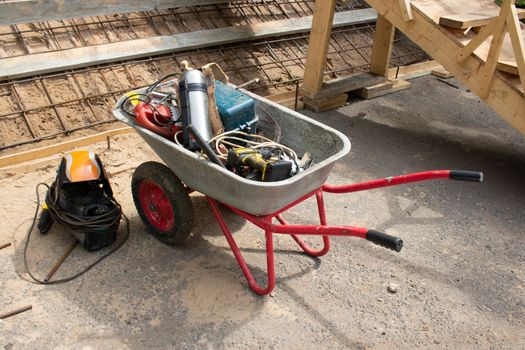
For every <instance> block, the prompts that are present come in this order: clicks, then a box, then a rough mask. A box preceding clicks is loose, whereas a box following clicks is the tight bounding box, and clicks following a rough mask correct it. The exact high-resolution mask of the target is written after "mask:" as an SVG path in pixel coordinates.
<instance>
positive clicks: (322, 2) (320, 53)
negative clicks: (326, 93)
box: [301, 0, 335, 94]
mask: <svg viewBox="0 0 525 350" xmlns="http://www.w3.org/2000/svg"><path fill="white" fill-rule="evenodd" d="M334 11H335V0H316V1H315V10H314V18H313V21H312V30H311V31H310V44H309V46H308V53H307V55H306V65H305V69H304V80H303V85H302V86H301V89H302V90H304V91H306V92H307V93H308V94H316V93H317V92H319V91H320V90H321V86H322V85H323V73H324V68H325V65H326V55H327V53H328V44H329V42H330V34H331V32H332V21H333V18H334Z"/></svg>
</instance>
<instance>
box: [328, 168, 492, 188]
mask: <svg viewBox="0 0 525 350" xmlns="http://www.w3.org/2000/svg"><path fill="white" fill-rule="evenodd" d="M436 179H451V180H460V181H475V182H481V181H483V173H481V172H478V171H467V170H431V171H423V172H420V173H413V174H408V175H399V176H392V177H386V178H384V179H378V180H372V181H366V182H361V183H357V184H352V185H328V184H324V185H323V187H322V189H323V191H324V192H329V193H350V192H357V191H364V190H371V189H374V188H381V187H390V186H396V185H403V184H407V183H411V182H419V181H427V180H436Z"/></svg>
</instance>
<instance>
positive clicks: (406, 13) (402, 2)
mask: <svg viewBox="0 0 525 350" xmlns="http://www.w3.org/2000/svg"><path fill="white" fill-rule="evenodd" d="M399 8H400V9H401V13H402V14H403V18H404V19H405V21H411V20H413V19H414V15H413V14H412V5H410V0H399Z"/></svg>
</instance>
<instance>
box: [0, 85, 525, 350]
mask: <svg viewBox="0 0 525 350" xmlns="http://www.w3.org/2000/svg"><path fill="white" fill-rule="evenodd" d="M412 83H413V87H412V88H411V89H408V90H405V91H402V92H398V93H396V94H392V95H389V96H385V97H381V98H377V99H374V100H369V101H357V100H356V101H352V103H351V104H350V105H349V106H347V107H343V108H341V109H338V110H335V111H331V112H327V113H322V114H314V113H310V112H306V111H305V112H304V113H305V114H307V115H309V116H311V117H313V118H314V119H317V120H319V121H322V122H324V123H326V124H328V125H330V126H332V127H335V128H337V129H338V130H340V131H342V132H343V133H345V134H346V135H348V136H349V138H350V140H351V142H352V146H353V148H352V151H351V153H350V155H349V156H347V157H346V158H344V159H343V160H342V161H340V162H339V163H338V164H337V165H336V166H335V168H334V170H333V172H332V174H331V176H330V178H329V181H330V182H331V183H335V184H343V183H352V182H358V181H364V180H368V179H374V178H380V177H384V176H390V175H397V174H402V173H408V172H415V171H420V170H426V169H446V168H456V169H469V170H481V171H483V172H484V173H485V181H484V182H483V183H482V184H475V183H464V182H427V183H421V184H413V185H407V186H401V187H396V188H390V189H380V190H374V191H369V192H360V193H355V194H352V195H338V196H336V195H330V194H327V195H326V197H325V201H326V205H327V210H328V220H329V222H330V223H334V224H353V225H363V226H366V227H370V228H375V229H379V230H384V231H386V232H387V233H390V234H393V235H397V236H400V237H402V238H403V239H404V241H405V247H404V248H403V250H402V252H401V253H394V252H392V251H387V250H385V249H383V248H381V247H378V246H374V245H372V244H370V243H369V242H366V241H361V240H358V239H349V238H335V239H333V244H332V248H331V252H330V253H329V254H328V255H326V256H325V257H323V258H321V259H314V258H309V257H307V256H305V255H303V254H300V253H299V250H298V247H297V246H296V245H295V243H294V242H293V241H292V240H291V239H290V238H288V237H278V238H277V239H276V249H277V253H276V257H275V258H276V274H277V283H276V288H275V290H274V292H273V293H272V294H271V295H270V296H267V297H259V296H256V295H254V294H253V293H252V292H251V291H250V290H249V288H248V287H247V284H246V281H245V280H244V277H243V276H242V274H241V272H240V270H239V268H238V266H237V263H236V261H235V259H234V257H233V255H232V253H231V252H230V250H229V249H228V246H227V242H226V240H225V239H224V237H223V236H222V234H221V233H220V230H219V227H218V225H217V224H216V223H215V221H214V219H213V217H212V214H211V212H210V210H209V208H208V205H207V203H206V202H205V199H204V197H202V195H200V194H193V195H192V201H193V204H194V207H195V215H196V224H195V228H194V230H193V233H192V235H191V237H190V238H189V239H188V241H187V242H186V243H185V244H184V245H183V246H182V247H176V248H174V247H170V246H166V245H163V244H161V243H160V242H158V241H157V240H155V239H154V238H153V237H151V236H150V235H148V234H147V233H146V232H145V229H144V226H143V224H142V223H141V221H140V219H139V217H138V215H137V213H136V210H135V208H134V206H133V203H132V199H131V193H130V178H131V175H132V173H133V169H134V168H135V167H136V166H138V165H139V164H140V163H142V162H144V161H147V160H155V159H157V157H156V156H155V154H154V153H153V152H152V151H151V150H150V149H149V148H148V146H147V145H145V144H144V143H143V142H142V141H141V139H140V138H139V137H138V136H137V135H125V136H119V137H117V138H115V139H114V140H113V141H112V143H111V149H109V150H108V149H106V145H105V144H104V143H101V144H97V145H94V146H92V147H91V148H92V149H94V150H96V151H97V152H98V153H99V154H100V156H101V158H102V160H103V161H104V163H105V164H106V166H107V168H108V170H109V171H110V174H111V180H112V184H113V189H114V191H115V193H116V198H117V199H118V200H119V201H120V202H121V204H122V206H123V208H124V212H125V213H126V214H127V215H128V216H129V218H130V224H131V235H130V238H129V240H128V242H127V243H126V244H125V245H124V246H123V248H122V249H121V250H120V251H118V252H117V253H115V254H114V255H112V256H111V257H109V258H108V259H107V260H106V261H104V262H103V263H101V264H100V265H99V266H97V267H96V268H95V269H93V270H92V271H90V272H88V273H87V274H85V275H84V276H82V277H81V278H79V279H77V280H75V281H73V282H70V283H67V284H64V285H57V286H39V285H35V284H32V283H29V282H28V281H27V280H26V279H27V277H26V274H25V273H24V268H23V262H22V250H23V243H24V236H25V233H26V230H27V228H28V227H29V221H30V218H31V217H32V215H33V211H34V205H35V203H34V200H35V195H34V187H35V185H36V184H37V183H38V182H40V181H44V182H48V183H49V182H51V180H52V179H53V177H54V174H55V169H56V166H57V162H58V159H59V158H58V157H51V158H49V159H46V160H42V161H38V162H33V163H31V164H24V165H21V166H18V167H15V168H11V169H3V170H0V187H1V188H2V192H1V193H2V194H1V199H2V201H1V208H2V210H0V221H1V222H2V223H3V225H2V229H1V230H0V243H2V242H13V246H11V247H9V248H6V249H3V250H1V251H0V313H1V312H3V311H8V310H11V309H14V308H16V307H19V306H24V305H28V304H32V305H33V309H32V310H31V311H28V312H25V313H23V314H19V315H17V316H14V317H11V318H8V319H5V320H3V321H2V322H0V349H5V350H9V349H35V348H39V349H49V348H53V349H73V348H74V349H105V348H117V349H152V348H153V349H156V348H160V349H170V348H173V349H175V348H176V349H203V348H210V349H222V348H235V349H319V348H321V349H326V348H330V349H365V348H366V349H394V348H402V349H420V348H430V349H433V348H435V349H442V348H449V349H480V348H482V349H523V348H525V293H524V287H525V284H524V283H525V269H524V266H525V250H524V249H523V246H524V245H523V244H524V241H525V236H524V234H525V198H524V197H523V193H524V190H525V185H524V183H523V174H524V172H525V139H524V138H523V136H522V135H520V134H518V133H517V132H516V131H515V130H514V129H512V128H511V127H510V126H508V125H507V124H506V123H505V122H504V121H502V120H501V119H499V118H498V117H497V116H496V115H495V114H494V113H493V112H492V111H490V110H489V109H488V108H487V107H486V106H485V105H484V104H483V103H481V102H480V101H479V99H478V98H477V97H475V96H474V95H472V94H471V93H469V92H467V91H465V88H463V87H461V86H460V88H459V89H454V88H452V87H450V86H448V85H445V84H443V83H441V82H439V81H438V80H436V78H434V77H424V78H419V79H415V80H412ZM225 215H226V218H227V221H228V223H229V224H230V227H231V228H232V230H233V231H234V233H235V237H236V239H237V240H238V243H239V245H240V247H241V248H242V252H243V254H245V257H246V259H247V261H248V263H249V265H250V266H251V267H252V269H253V271H254V273H255V275H256V278H257V279H258V280H259V281H261V280H263V279H264V271H265V257H264V254H263V250H262V248H263V235H261V234H260V232H258V231H257V230H255V229H254V228H253V227H252V226H251V225H250V224H248V223H246V222H245V221H244V220H241V219H239V218H237V217H235V216H233V214H231V213H229V212H225ZM315 216H316V208H315V205H314V203H313V202H312V201H309V202H307V203H305V204H303V205H301V206H299V207H297V208H294V209H293V210H291V211H290V213H289V214H288V219H289V221H292V222H301V223H312V222H314V221H313V220H314V218H315ZM122 231H123V230H121V233H120V234H121V236H122ZM69 242H70V238H69V237H68V236H67V235H65V234H64V233H63V232H60V231H59V230H54V231H52V232H50V233H49V234H48V235H46V236H40V235H38V234H35V235H34V237H33V241H32V243H31V244H30V247H29V265H30V267H31V269H32V270H33V271H35V273H36V274H38V275H39V276H43V275H45V274H46V273H47V271H49V269H50V267H51V265H52V263H53V262H54V261H55V260H56V259H57V258H58V256H59V255H60V254H61V253H62V252H63V250H64V248H65V247H66V246H67V245H68V244H69ZM99 254H101V253H86V252H84V251H83V250H81V249H80V248H77V249H76V250H75V251H74V252H73V254H72V256H71V257H70V258H68V260H67V261H66V263H65V265H64V266H63V267H62V268H61V269H60V270H59V272H58V274H57V278H58V277H65V276H66V275H69V274H72V273H74V272H75V271H78V269H80V268H81V266H84V265H85V264H87V263H88V261H92V260H93V259H95V257H96V256H98V255H99ZM391 283H395V284H398V285H399V288H398V291H397V293H395V294H393V293H390V292H389V291H388V290H387V287H388V285H389V284H391Z"/></svg>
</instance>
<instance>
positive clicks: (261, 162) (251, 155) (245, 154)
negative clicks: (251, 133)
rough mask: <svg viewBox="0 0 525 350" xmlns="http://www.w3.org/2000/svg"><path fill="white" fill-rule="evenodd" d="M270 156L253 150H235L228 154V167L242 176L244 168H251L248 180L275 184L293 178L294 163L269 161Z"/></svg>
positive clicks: (241, 148)
mask: <svg viewBox="0 0 525 350" xmlns="http://www.w3.org/2000/svg"><path fill="white" fill-rule="evenodd" d="M269 155H270V154H265V155H263V153H261V151H259V150H256V149H253V148H244V147H239V148H234V149H233V150H231V151H229V152H228V159H227V165H228V166H229V167H230V169H232V170H235V172H236V173H238V174H242V173H243V169H242V168H243V167H248V168H249V173H248V174H247V176H245V177H246V178H247V179H250V180H256V181H264V182H273V181H281V180H286V179H288V178H289V177H291V176H292V174H291V173H292V162H291V161H288V160H277V161H269V160H266V159H268V158H269Z"/></svg>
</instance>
